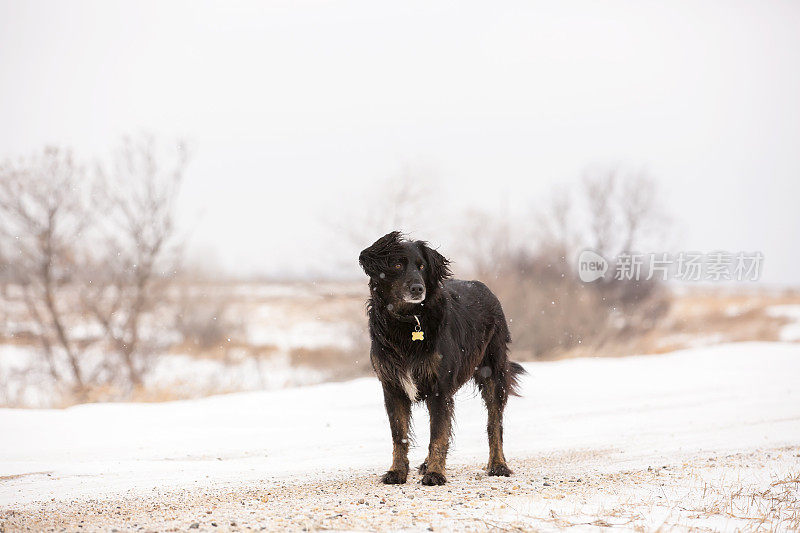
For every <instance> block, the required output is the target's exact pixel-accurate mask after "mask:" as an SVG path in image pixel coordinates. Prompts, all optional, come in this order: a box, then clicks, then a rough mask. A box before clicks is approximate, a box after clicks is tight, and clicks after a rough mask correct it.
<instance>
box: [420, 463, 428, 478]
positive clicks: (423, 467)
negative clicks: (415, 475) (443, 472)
mask: <svg viewBox="0 0 800 533" xmlns="http://www.w3.org/2000/svg"><path fill="white" fill-rule="evenodd" d="M418 471H419V474H420V475H425V473H426V472H428V461H423V462H422V464H421V465H419V468H418Z"/></svg>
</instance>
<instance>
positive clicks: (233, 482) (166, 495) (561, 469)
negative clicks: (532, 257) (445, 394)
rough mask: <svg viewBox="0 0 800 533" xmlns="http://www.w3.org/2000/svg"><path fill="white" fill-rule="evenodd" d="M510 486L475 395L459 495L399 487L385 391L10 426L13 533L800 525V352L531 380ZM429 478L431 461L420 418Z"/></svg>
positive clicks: (178, 405) (711, 354)
mask: <svg viewBox="0 0 800 533" xmlns="http://www.w3.org/2000/svg"><path fill="white" fill-rule="evenodd" d="M525 366H526V368H527V369H528V371H529V375H528V376H526V377H525V379H524V381H523V384H522V391H523V394H524V397H522V398H511V399H510V401H509V406H508V409H507V416H506V423H505V426H506V433H505V435H506V437H505V441H506V456H507V457H508V459H509V464H510V466H511V467H512V469H514V470H515V476H513V477H511V478H508V479H498V478H488V477H485V476H483V475H482V474H481V472H482V471H481V466H482V464H483V463H485V460H486V458H487V454H488V451H487V444H486V437H485V429H484V425H485V418H486V417H485V410H484V408H483V406H482V403H481V402H480V399H479V397H477V396H476V394H475V392H474V391H473V390H472V388H471V387H470V388H468V389H466V390H463V391H462V392H461V393H460V394H459V399H458V401H457V406H456V416H457V421H456V427H455V441H454V443H453V446H452V448H451V453H450V456H449V462H448V467H449V468H448V474H449V479H448V484H447V485H444V486H442V487H423V486H421V485H419V483H418V481H419V476H418V475H416V474H412V475H411V476H410V477H409V483H408V484H406V485H404V486H383V485H380V484H379V483H378V478H379V474H380V473H382V471H383V470H385V468H386V467H387V466H388V465H389V462H390V459H391V441H390V435H389V430H388V423H387V421H386V416H385V413H384V411H383V405H382V397H381V393H380V388H379V386H378V382H377V381H376V380H375V379H373V378H364V379H358V380H354V381H349V382H344V383H328V384H321V385H314V386H308V387H299V388H291V389H284V390H277V391H267V392H248V393H238V394H230V395H225V396H216V397H210V398H206V399H200V400H191V401H179V402H170V403H158V404H93V405H81V406H77V407H72V408H69V409H65V410H14V409H2V410H0V432H2V437H1V438H0V531H2V530H3V529H4V528H5V531H13V530H16V529H18V528H24V527H29V528H32V529H34V530H38V529H46V528H61V527H66V528H67V529H69V530H74V529H77V528H78V527H80V529H81V530H82V531H87V530H110V529H112V528H116V529H119V530H137V529H140V528H144V529H155V530H170V529H171V530H183V529H187V528H192V529H195V528H197V529H204V530H205V529H209V530H220V529H229V530H246V529H256V530H258V529H267V530H274V529H282V528H290V529H304V528H305V529H373V530H374V529H393V530H403V529H410V530H427V529H428V528H433V529H467V530H492V529H512V530H513V529H531V528H532V529H558V528H563V527H567V526H574V527H576V528H577V529H582V528H583V529H586V528H593V529H594V528H597V527H606V526H619V527H620V528H622V529H637V528H639V529H642V528H643V529H645V530H650V529H657V528H659V527H661V526H666V527H671V526H677V527H680V528H695V527H696V528H701V529H702V528H709V529H723V530H733V529H744V530H747V529H757V528H758V527H763V528H766V529H779V530H780V529H784V530H785V529H792V528H793V527H795V528H796V527H798V526H800V516H799V514H800V503H799V502H800V495H799V491H800V483H799V482H800V390H798V383H799V382H800V344H795V343H740V344H726V345H718V346H713V347H705V348H695V349H691V350H683V351H679V352H673V353H670V354H665V355H657V356H654V355H649V356H635V357H625V358H613V359H574V360H566V361H559V362H549V363H529V364H526V365H525ZM414 416H415V422H416V423H415V433H416V445H415V446H414V447H413V448H412V450H411V454H410V455H411V462H412V466H413V465H416V464H419V463H420V462H421V461H422V459H423V458H424V455H425V450H426V446H427V433H428V432H427V415H426V413H425V412H424V410H423V409H417V410H415V413H414Z"/></svg>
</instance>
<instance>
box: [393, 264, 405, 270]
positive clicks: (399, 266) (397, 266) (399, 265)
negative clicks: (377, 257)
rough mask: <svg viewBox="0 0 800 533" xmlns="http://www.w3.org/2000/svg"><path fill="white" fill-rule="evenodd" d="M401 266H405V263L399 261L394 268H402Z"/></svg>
mask: <svg viewBox="0 0 800 533" xmlns="http://www.w3.org/2000/svg"><path fill="white" fill-rule="evenodd" d="M401 268H403V263H397V264H396V265H395V266H394V269H395V270H400V269H401Z"/></svg>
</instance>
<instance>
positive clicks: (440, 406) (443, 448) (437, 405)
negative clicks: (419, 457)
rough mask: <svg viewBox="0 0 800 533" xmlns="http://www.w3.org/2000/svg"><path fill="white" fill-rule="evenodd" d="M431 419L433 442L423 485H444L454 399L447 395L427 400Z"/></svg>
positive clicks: (431, 397) (438, 395) (429, 449)
mask: <svg viewBox="0 0 800 533" xmlns="http://www.w3.org/2000/svg"><path fill="white" fill-rule="evenodd" d="M426 403H427V404H428V413H429V414H430V419H431V442H430V445H429V446H428V458H427V459H426V460H425V463H424V464H425V475H424V476H422V484H423V485H444V483H445V482H446V481H447V478H446V477H445V476H444V468H445V462H446V461H447V449H448V448H449V447H450V430H451V426H452V420H453V398H451V397H449V396H447V395H446V394H441V393H440V394H437V395H435V396H430V397H428V399H427V400H426Z"/></svg>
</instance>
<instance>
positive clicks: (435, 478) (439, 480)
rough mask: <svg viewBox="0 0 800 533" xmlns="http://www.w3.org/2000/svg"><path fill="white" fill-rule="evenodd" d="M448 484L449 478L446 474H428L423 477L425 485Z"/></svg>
mask: <svg viewBox="0 0 800 533" xmlns="http://www.w3.org/2000/svg"><path fill="white" fill-rule="evenodd" d="M446 482H447V478H446V477H444V474H440V473H439V472H426V473H425V475H424V476H422V484H423V485H444V484H445V483H446Z"/></svg>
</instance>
